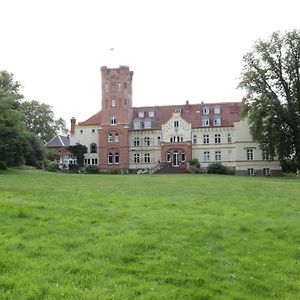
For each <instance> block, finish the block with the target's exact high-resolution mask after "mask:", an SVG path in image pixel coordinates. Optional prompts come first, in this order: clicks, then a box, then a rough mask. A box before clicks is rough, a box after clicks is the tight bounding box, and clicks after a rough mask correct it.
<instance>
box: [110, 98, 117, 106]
mask: <svg viewBox="0 0 300 300" xmlns="http://www.w3.org/2000/svg"><path fill="white" fill-rule="evenodd" d="M111 107H116V100H115V99H112V100H111Z"/></svg>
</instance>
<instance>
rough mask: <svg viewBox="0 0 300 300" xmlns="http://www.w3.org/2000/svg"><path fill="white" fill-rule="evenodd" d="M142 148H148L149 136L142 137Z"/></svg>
mask: <svg viewBox="0 0 300 300" xmlns="http://www.w3.org/2000/svg"><path fill="white" fill-rule="evenodd" d="M144 146H146V147H148V146H150V137H149V136H145V137H144Z"/></svg>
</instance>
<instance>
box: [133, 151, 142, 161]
mask: <svg viewBox="0 0 300 300" xmlns="http://www.w3.org/2000/svg"><path fill="white" fill-rule="evenodd" d="M133 162H134V163H139V162H140V154H139V153H134V155H133Z"/></svg>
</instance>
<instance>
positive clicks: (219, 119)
mask: <svg viewBox="0 0 300 300" xmlns="http://www.w3.org/2000/svg"><path fill="white" fill-rule="evenodd" d="M214 125H215V126H221V118H215V119H214Z"/></svg>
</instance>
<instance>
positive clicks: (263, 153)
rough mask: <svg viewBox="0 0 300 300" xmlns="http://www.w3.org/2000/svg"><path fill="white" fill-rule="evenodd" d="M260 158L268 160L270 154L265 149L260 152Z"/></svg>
mask: <svg viewBox="0 0 300 300" xmlns="http://www.w3.org/2000/svg"><path fill="white" fill-rule="evenodd" d="M262 159H263V160H270V155H269V153H268V152H267V151H263V152H262Z"/></svg>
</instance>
